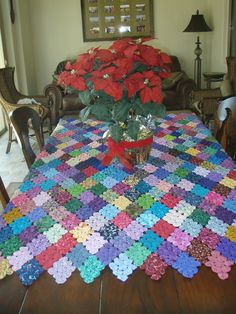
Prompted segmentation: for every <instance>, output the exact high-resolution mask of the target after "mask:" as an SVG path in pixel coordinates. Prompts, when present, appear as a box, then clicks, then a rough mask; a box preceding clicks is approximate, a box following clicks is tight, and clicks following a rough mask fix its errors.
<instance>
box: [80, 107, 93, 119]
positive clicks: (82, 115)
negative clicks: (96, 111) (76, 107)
mask: <svg viewBox="0 0 236 314" xmlns="http://www.w3.org/2000/svg"><path fill="white" fill-rule="evenodd" d="M90 112H91V106H88V107H85V108H84V109H82V110H81V111H80V113H79V116H80V119H81V121H82V122H84V121H86V120H87V118H88V116H89V114H90Z"/></svg>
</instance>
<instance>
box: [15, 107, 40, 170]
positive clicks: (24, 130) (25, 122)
mask: <svg viewBox="0 0 236 314" xmlns="http://www.w3.org/2000/svg"><path fill="white" fill-rule="evenodd" d="M10 120H11V123H12V125H13V128H14V130H15V132H16V136H17V140H18V142H19V144H20V145H21V148H22V151H23V154H24V157H25V160H26V163H27V166H28V168H30V167H31V165H32V164H33V162H34V160H35V158H36V155H35V152H34V151H33V149H32V146H31V143H30V136H29V128H30V129H33V130H34V133H35V136H36V139H37V142H38V146H39V149H40V150H42V148H43V144H44V141H43V136H42V124H41V119H40V117H39V115H38V113H37V111H35V110H34V109H32V108H30V107H29V106H22V107H19V108H17V109H15V110H14V111H12V112H11V113H10Z"/></svg>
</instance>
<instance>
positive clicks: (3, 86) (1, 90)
mask: <svg viewBox="0 0 236 314" xmlns="http://www.w3.org/2000/svg"><path fill="white" fill-rule="evenodd" d="M14 71H15V68H12V67H7V68H2V69H0V105H1V106H2V108H3V111H4V113H5V116H6V120H7V124H8V131H9V139H8V145H7V149H6V153H8V152H9V151H10V149H11V143H12V142H13V141H14V140H13V137H12V135H13V134H12V126H11V123H10V119H9V114H10V112H11V111H12V110H14V109H15V108H17V107H20V106H22V105H20V104H18V102H19V100H21V99H24V98H30V99H32V98H33V99H34V100H35V101H36V102H37V104H31V103H30V101H29V103H28V104H27V106H30V107H32V108H34V109H35V110H36V111H37V112H38V113H39V115H40V118H41V122H42V124H43V123H44V121H45V120H46V119H47V120H49V122H48V130H49V132H51V130H52V125H54V126H55V125H56V124H57V122H58V120H59V111H58V106H57V96H56V94H55V93H56V91H55V90H54V89H53V90H52V89H51V88H50V87H46V88H45V95H41V96H33V95H32V96H31V95H30V96H29V95H24V94H22V93H20V92H19V91H18V90H17V88H16V86H15V82H14ZM24 105H26V104H24Z"/></svg>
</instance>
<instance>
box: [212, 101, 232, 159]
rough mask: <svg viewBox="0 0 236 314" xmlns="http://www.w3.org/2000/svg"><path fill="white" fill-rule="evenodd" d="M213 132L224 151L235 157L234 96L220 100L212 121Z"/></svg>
mask: <svg viewBox="0 0 236 314" xmlns="http://www.w3.org/2000/svg"><path fill="white" fill-rule="evenodd" d="M214 122H215V123H214V134H215V137H216V139H217V140H218V142H220V143H221V145H222V147H223V148H224V149H225V151H226V152H227V153H228V154H229V155H230V156H231V157H232V158H235V153H236V152H235V147H236V128H235V124H236V96H235V97H230V98H227V99H225V100H223V101H221V102H220V104H219V107H218V109H217V112H216V115H215V121H214Z"/></svg>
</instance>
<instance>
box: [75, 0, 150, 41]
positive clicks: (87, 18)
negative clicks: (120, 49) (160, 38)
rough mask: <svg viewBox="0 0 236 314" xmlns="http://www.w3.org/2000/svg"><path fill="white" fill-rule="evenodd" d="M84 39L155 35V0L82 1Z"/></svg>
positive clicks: (94, 39) (95, 39)
mask: <svg viewBox="0 0 236 314" xmlns="http://www.w3.org/2000/svg"><path fill="white" fill-rule="evenodd" d="M81 11H82V21H83V37H84V41H97V40H113V39H117V38H122V37H152V36H153V34H154V26H153V0H81Z"/></svg>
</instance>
